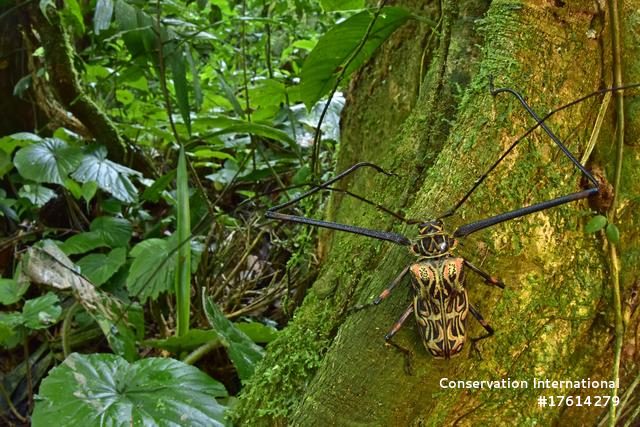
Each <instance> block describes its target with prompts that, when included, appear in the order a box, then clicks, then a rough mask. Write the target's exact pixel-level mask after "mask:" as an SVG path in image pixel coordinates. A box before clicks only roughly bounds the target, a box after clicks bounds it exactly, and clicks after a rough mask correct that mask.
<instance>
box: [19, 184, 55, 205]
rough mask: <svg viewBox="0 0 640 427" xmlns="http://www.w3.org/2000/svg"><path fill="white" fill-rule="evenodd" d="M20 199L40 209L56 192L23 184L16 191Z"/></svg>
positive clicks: (43, 187)
mask: <svg viewBox="0 0 640 427" xmlns="http://www.w3.org/2000/svg"><path fill="white" fill-rule="evenodd" d="M18 195H19V196H20V197H24V198H25V199H27V200H29V201H30V202H31V203H33V204H34V205H36V206H38V207H42V206H44V205H46V204H47V202H48V201H49V200H51V199H53V198H54V197H56V192H55V191H53V190H52V189H50V188H47V187H45V186H43V185H35V184H25V185H23V186H22V188H20V190H19V191H18Z"/></svg>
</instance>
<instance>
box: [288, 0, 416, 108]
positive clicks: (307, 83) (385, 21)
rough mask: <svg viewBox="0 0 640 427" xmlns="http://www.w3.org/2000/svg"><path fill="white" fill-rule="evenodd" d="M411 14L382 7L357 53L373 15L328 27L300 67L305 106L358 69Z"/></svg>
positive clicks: (367, 14) (403, 10)
mask: <svg viewBox="0 0 640 427" xmlns="http://www.w3.org/2000/svg"><path fill="white" fill-rule="evenodd" d="M410 17H411V14H410V13H409V12H408V11H407V10H405V9H401V8H398V7H385V8H384V9H383V11H382V13H381V14H380V16H379V17H378V19H377V20H376V21H375V23H374V25H373V28H372V29H371V32H370V35H369V38H368V39H367V40H366V43H364V45H363V46H362V49H361V50H360V51H359V52H358V51H357V48H358V46H359V45H360V44H361V41H362V40H363V37H364V35H365V33H366V31H367V28H368V27H369V24H370V23H371V20H372V18H373V16H372V15H371V13H370V12H367V11H365V12H360V13H358V14H357V15H354V16H352V17H351V18H349V19H347V20H345V21H344V22H342V23H340V24H338V25H336V26H335V27H333V28H332V29H331V30H329V31H328V32H327V33H326V34H325V35H324V36H323V37H322V38H321V39H320V41H318V44H317V45H316V47H315V48H314V49H313V51H312V52H311V53H310V54H309V57H308V58H307V60H306V61H305V63H304V67H303V68H302V73H301V79H302V82H301V84H300V96H301V98H302V100H303V101H304V103H305V105H306V106H307V108H311V107H312V106H313V105H314V104H315V103H316V102H318V100H319V99H320V98H321V97H322V96H324V95H326V94H328V93H329V91H331V89H332V88H333V87H334V86H335V84H336V81H337V79H338V76H339V75H340V74H341V73H343V72H344V73H345V76H349V75H351V73H353V72H354V71H355V70H357V69H358V68H360V66H361V65H362V64H363V63H364V62H365V61H366V60H368V59H369V58H370V57H371V55H372V54H373V52H374V51H375V50H376V49H377V48H378V46H380V44H382V42H384V41H385V40H386V39H387V38H388V37H389V36H390V35H391V34H392V33H393V32H394V31H395V30H396V29H397V28H398V27H399V26H400V25H402V24H404V23H405V22H406V21H407V19H409V18H410ZM349 61H351V62H349ZM345 67H347V68H346V70H344V68H345Z"/></svg>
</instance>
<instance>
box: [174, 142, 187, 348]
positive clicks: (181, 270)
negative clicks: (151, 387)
mask: <svg viewBox="0 0 640 427" xmlns="http://www.w3.org/2000/svg"><path fill="white" fill-rule="evenodd" d="M176 183H177V189H176V193H177V194H176V196H177V200H176V203H177V218H176V221H177V231H176V238H177V242H178V256H177V257H176V266H175V269H176V275H175V282H174V283H175V292H176V311H177V317H178V318H177V320H176V334H177V335H178V336H181V335H184V334H186V333H187V332H188V331H189V321H190V306H191V213H190V212H191V208H190V206H189V174H188V173H187V161H186V159H185V156H184V148H183V147H180V154H179V155H178V170H177V182H176Z"/></svg>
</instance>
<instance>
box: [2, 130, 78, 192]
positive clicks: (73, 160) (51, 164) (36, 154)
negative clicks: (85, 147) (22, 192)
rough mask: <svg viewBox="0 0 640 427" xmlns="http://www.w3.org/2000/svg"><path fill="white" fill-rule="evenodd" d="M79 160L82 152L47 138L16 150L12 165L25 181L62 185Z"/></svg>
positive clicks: (58, 140)
mask: <svg viewBox="0 0 640 427" xmlns="http://www.w3.org/2000/svg"><path fill="white" fill-rule="evenodd" d="M81 159H82V150H81V149H80V148H79V147H72V146H69V145H68V144H67V143H66V142H64V141H62V140H60V139H57V138H47V139H45V140H43V141H41V142H37V143H35V144H32V145H29V146H27V147H24V148H21V149H20V150H18V152H17V153H16V155H15V157H14V159H13V163H14V165H15V167H16V169H18V172H20V175H22V176H23V177H24V178H26V179H30V180H32V181H34V182H48V183H51V184H62V183H63V181H64V179H65V178H66V177H67V176H68V175H69V174H70V173H71V172H73V171H74V170H76V168H77V167H78V165H79V164H80V160H81Z"/></svg>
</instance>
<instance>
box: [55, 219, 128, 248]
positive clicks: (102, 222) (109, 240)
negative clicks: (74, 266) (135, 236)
mask: <svg viewBox="0 0 640 427" xmlns="http://www.w3.org/2000/svg"><path fill="white" fill-rule="evenodd" d="M90 229H91V231H86V232H84V233H78V234H76V235H75V236H71V237H69V238H68V239H67V240H65V241H64V243H61V244H60V245H59V246H60V249H62V251H63V252H64V253H65V254H66V255H75V254H83V253H86V252H89V251H92V250H94V249H97V248H103V247H109V248H118V247H122V246H127V245H128V243H129V240H130V239H131V233H132V231H133V228H132V226H131V223H130V222H129V221H127V220H126V219H124V218H115V217H111V216H99V217H98V218H96V219H94V220H93V221H91V226H90Z"/></svg>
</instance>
